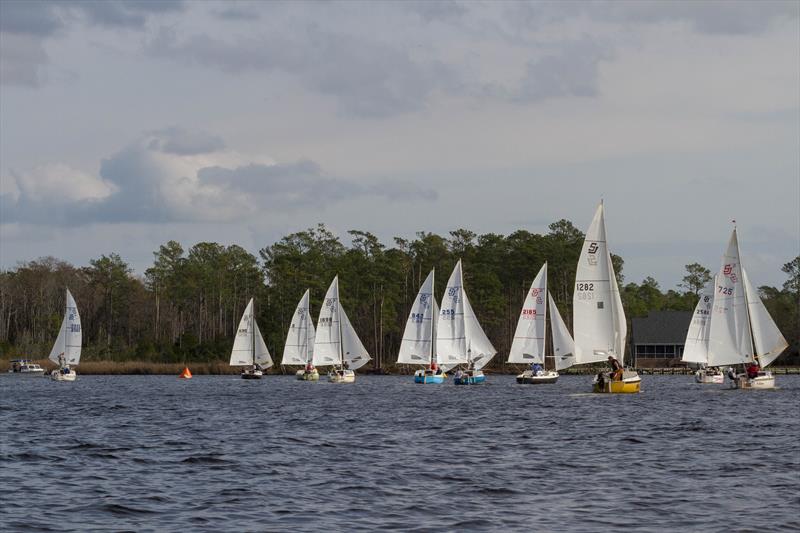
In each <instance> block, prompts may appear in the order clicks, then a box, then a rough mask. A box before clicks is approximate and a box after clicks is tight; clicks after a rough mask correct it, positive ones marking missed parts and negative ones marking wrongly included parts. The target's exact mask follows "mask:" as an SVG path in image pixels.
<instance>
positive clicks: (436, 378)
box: [397, 270, 447, 384]
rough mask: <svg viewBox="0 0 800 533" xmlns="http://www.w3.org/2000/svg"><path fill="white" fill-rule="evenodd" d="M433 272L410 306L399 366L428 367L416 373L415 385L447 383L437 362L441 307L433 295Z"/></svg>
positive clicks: (442, 366) (398, 359) (399, 355)
mask: <svg viewBox="0 0 800 533" xmlns="http://www.w3.org/2000/svg"><path fill="white" fill-rule="evenodd" d="M433 282H434V271H433V270H431V272H430V274H428V277H427V278H425V282H424V283H423V284H422V286H421V287H420V288H419V292H418V293H417V297H416V298H415V299H414V304H413V305H412V307H411V313H410V314H409V317H408V321H407V322H406V329H405V331H404V332H403V340H402V342H401V343H400V352H399V353H398V355H397V363H398V364H405V365H425V366H424V367H423V368H420V369H419V370H417V371H416V372H414V383H423V384H424V383H444V379H445V377H447V376H446V374H445V372H446V369H445V368H444V365H440V364H438V362H437V360H436V321H437V319H438V318H439V306H438V305H437V304H436V297H435V296H434V294H433Z"/></svg>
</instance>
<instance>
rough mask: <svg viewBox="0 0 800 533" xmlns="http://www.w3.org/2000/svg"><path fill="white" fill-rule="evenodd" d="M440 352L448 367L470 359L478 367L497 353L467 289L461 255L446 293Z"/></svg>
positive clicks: (439, 357)
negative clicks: (473, 307)
mask: <svg viewBox="0 0 800 533" xmlns="http://www.w3.org/2000/svg"><path fill="white" fill-rule="evenodd" d="M436 353H437V361H438V362H439V363H440V364H441V365H443V366H445V367H446V368H452V367H453V366H454V365H457V364H461V363H469V364H471V365H473V367H474V368H475V369H480V368H483V367H484V366H485V365H486V363H488V362H489V361H490V360H491V358H492V357H493V356H494V354H496V353H497V350H495V349H494V346H492V343H491V342H490V341H489V339H488V337H486V333H485V332H484V331H483V328H482V327H481V325H480V324H479V323H478V318H477V317H476V316H475V311H474V310H473V309H472V305H470V303H469V299H468V298H467V293H466V292H465V291H464V278H463V274H462V271H461V260H460V259H459V261H458V263H456V266H455V268H454V269H453V273H452V274H450V279H449V280H448V281H447V287H446V288H445V292H444V296H443V297H442V309H441V311H440V312H439V319H438V321H437V325H436Z"/></svg>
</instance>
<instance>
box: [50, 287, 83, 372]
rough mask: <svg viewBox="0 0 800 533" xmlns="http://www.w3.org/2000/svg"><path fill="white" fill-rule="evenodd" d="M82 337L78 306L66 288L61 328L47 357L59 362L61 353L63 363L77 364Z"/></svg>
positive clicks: (79, 357)
mask: <svg viewBox="0 0 800 533" xmlns="http://www.w3.org/2000/svg"><path fill="white" fill-rule="evenodd" d="M82 339H83V333H82V332H81V316H80V314H78V306H77V304H76V303H75V299H74V298H73V297H72V293H71V292H69V289H67V297H66V309H65V311H64V319H63V320H62V321H61V329H60V330H59V331H58V337H57V338H56V342H55V343H54V344H53V348H52V349H51V350H50V356H49V359H50V360H51V361H52V362H54V363H56V364H59V363H60V362H59V356H61V355H63V356H64V363H66V364H68V365H77V364H78V363H79V362H80V360H81V341H82Z"/></svg>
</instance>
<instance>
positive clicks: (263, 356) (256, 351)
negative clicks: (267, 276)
mask: <svg viewBox="0 0 800 533" xmlns="http://www.w3.org/2000/svg"><path fill="white" fill-rule="evenodd" d="M230 366H242V367H245V368H244V369H242V374H241V377H242V379H261V377H262V376H263V375H264V370H265V369H268V368H269V367H271V366H272V357H271V356H270V354H269V350H268V349H267V344H266V343H265V342H264V337H263V336H262V335H261V330H259V329H258V324H257V323H256V318H255V313H254V311H253V299H252V298H250V301H249V302H248V303H247V307H246V308H245V310H244V314H242V319H241V320H240V321H239V328H238V329H237V330H236V338H235V339H234V340H233V348H232V349H231V359H230Z"/></svg>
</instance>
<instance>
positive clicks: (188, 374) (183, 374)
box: [178, 366, 192, 379]
mask: <svg viewBox="0 0 800 533" xmlns="http://www.w3.org/2000/svg"><path fill="white" fill-rule="evenodd" d="M178 377H179V378H183V379H192V373H191V372H189V367H188V366H185V367H183V372H181V375H180V376H178Z"/></svg>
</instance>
